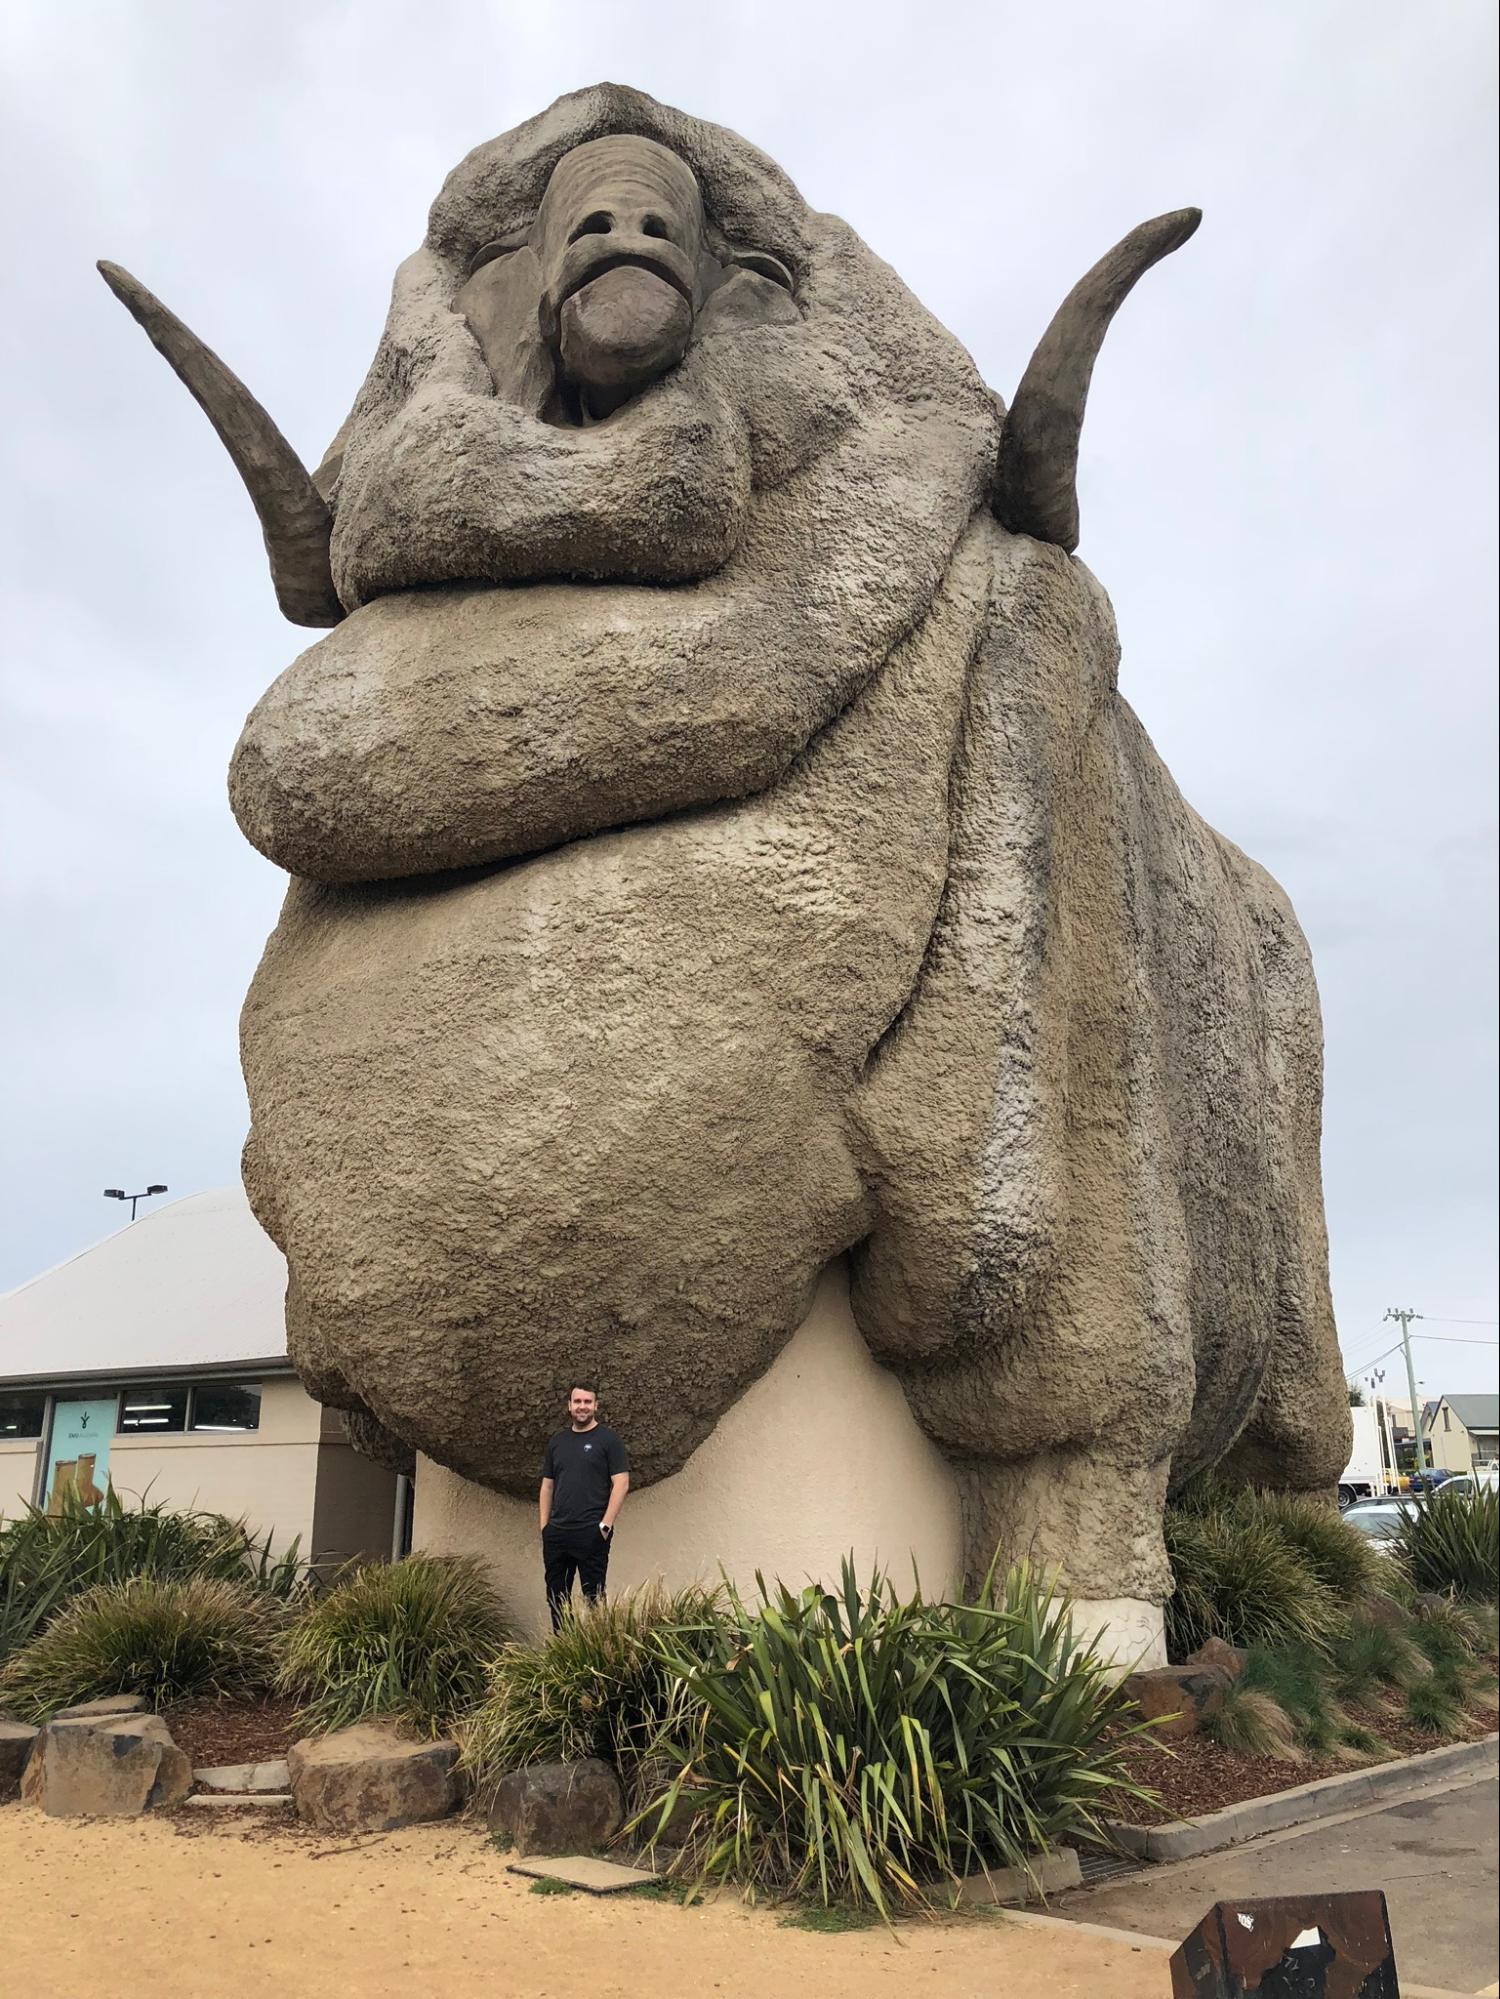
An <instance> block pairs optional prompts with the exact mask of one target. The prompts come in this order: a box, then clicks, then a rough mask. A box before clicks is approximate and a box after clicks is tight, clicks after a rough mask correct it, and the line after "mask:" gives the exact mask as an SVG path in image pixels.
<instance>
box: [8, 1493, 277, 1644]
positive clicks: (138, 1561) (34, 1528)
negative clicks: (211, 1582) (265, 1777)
mask: <svg viewBox="0 0 1500 1999" xmlns="http://www.w3.org/2000/svg"><path fill="white" fill-rule="evenodd" d="M300 1575H301V1564H300V1562H299V1560H298V1554H297V1544H296V1543H295V1542H294V1543H293V1544H292V1546H291V1548H290V1549H288V1550H287V1552H286V1553H285V1554H284V1555H282V1556H281V1557H279V1558H278V1559H276V1560H274V1561H273V1560H272V1557H271V1553H270V1537H269V1536H267V1538H266V1540H265V1541H264V1542H263V1543H261V1544H259V1545H257V1544H256V1543H255V1542H253V1541H252V1540H251V1538H250V1535H249V1534H248V1532H247V1531H246V1528H245V1525H244V1523H243V1521H236V1520H229V1519H226V1518H225V1516H224V1515H223V1514H222V1513H194V1512H180V1511H177V1510H176V1509H174V1508H172V1507H169V1506H165V1505H163V1504H161V1503H159V1502H158V1503H150V1502H144V1501H143V1503H142V1504H141V1505H139V1506H134V1507H129V1506H126V1505H125V1503H124V1502H123V1501H122V1500H121V1498H120V1496H119V1494H118V1493H117V1492H116V1491H115V1489H114V1487H113V1486H110V1487H108V1488H106V1490H105V1494H104V1497H103V1498H102V1499H100V1500H97V1501H96V1502H95V1503H94V1504H93V1505H92V1506H90V1505H88V1504H86V1503H85V1502H84V1501H83V1500H82V1499H81V1498H80V1497H79V1496H78V1494H77V1493H76V1492H73V1491H71V1490H68V1491H65V1492H63V1493H61V1494H60V1495H59V1496H58V1498H57V1500H56V1501H55V1502H54V1510H53V1511H51V1512H48V1513H43V1512H42V1511H41V1510H40V1509H39V1508H37V1507H32V1506H29V1507H27V1508H26V1510H25V1512H24V1513H21V1514H19V1515H18V1516H17V1517H16V1518H15V1519H14V1520H9V1521H6V1522H5V1523H4V1524H3V1525H0V1660H3V1659H5V1658H7V1657H8V1656H9V1655H10V1654H11V1653H13V1652H17V1651H19V1650H20V1649H21V1647H22V1646H24V1645H27V1644H29V1643H30V1641H31V1640H32V1639H33V1638H35V1637H36V1636H37V1634H38V1633H39V1632H40V1631H41V1630H42V1629H43V1628H44V1627H45V1626H46V1625H47V1623H48V1622H49V1621H50V1620H51V1619H52V1618H53V1617H55V1616H56V1615H57V1613H58V1612H59V1611H60V1610H61V1609H62V1608H63V1606H64V1605H65V1604H66V1603H68V1602H70V1601H71V1599H72V1598H74V1597H76V1596H79V1595H81V1594H82V1592H83V1591H84V1590H87V1589H92V1588H94V1587H95V1585H97V1584H99V1583H115V1582H124V1581H126V1580H127V1579H128V1578H130V1577H132V1576H158V1577H179V1578H183V1577H188V1576H202V1577H206V1578H214V1577H217V1578H219V1579H220V1580H222V1581H225V1582H249V1583H254V1584H255V1585H257V1586H258V1587H260V1588H263V1589H265V1590H267V1591H269V1592H270V1593H271V1594H272V1595H275V1596H279V1597H282V1598H286V1597H289V1596H290V1595H291V1594H292V1592H293V1590H294V1588H295V1587H296V1585H297V1583H298V1581H299V1578H300Z"/></svg>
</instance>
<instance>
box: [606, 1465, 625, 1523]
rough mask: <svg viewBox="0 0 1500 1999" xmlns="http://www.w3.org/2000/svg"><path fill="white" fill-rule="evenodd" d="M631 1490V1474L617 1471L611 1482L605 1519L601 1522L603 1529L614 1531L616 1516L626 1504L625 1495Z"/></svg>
mask: <svg viewBox="0 0 1500 1999" xmlns="http://www.w3.org/2000/svg"><path fill="white" fill-rule="evenodd" d="M629 1490H630V1473H629V1472H628V1471H617V1472H616V1473H615V1474H614V1476H613V1477H612V1478H611V1479H610V1482H609V1504H608V1506H606V1507H605V1509H604V1518H603V1519H602V1520H601V1521H600V1522H599V1525H600V1527H601V1528H602V1529H605V1530H612V1529H613V1527H614V1524H615V1515H616V1514H617V1513H618V1512H619V1510H620V1508H621V1507H622V1506H623V1505H624V1504H625V1495H626V1493H627V1492H629Z"/></svg>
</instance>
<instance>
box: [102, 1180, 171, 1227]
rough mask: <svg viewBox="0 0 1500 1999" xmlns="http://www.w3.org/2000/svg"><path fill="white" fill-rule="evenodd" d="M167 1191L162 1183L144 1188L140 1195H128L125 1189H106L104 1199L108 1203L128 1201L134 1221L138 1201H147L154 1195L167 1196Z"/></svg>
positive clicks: (131, 1217) (155, 1183)
mask: <svg viewBox="0 0 1500 1999" xmlns="http://www.w3.org/2000/svg"><path fill="white" fill-rule="evenodd" d="M167 1191H168V1190H167V1188H166V1187H165V1186H164V1185H163V1184H162V1183H161V1182H159V1181H157V1182H154V1183H153V1184H152V1185H151V1186H149V1187H143V1188H142V1189H141V1191H140V1193H139V1194H127V1193H126V1192H125V1189H124V1188H123V1187H106V1188H105V1190H104V1198H105V1200H106V1201H128V1202H129V1203H130V1219H131V1220H132V1221H134V1220H135V1204H136V1202H137V1201H145V1200H148V1199H149V1198H150V1197H151V1195H153V1194H165V1193H166V1192H167Z"/></svg>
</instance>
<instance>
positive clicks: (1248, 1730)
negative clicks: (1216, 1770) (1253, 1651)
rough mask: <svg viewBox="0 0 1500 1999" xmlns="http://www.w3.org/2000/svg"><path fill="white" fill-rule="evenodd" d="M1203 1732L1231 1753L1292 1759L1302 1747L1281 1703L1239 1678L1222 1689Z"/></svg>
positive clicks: (1293, 1724) (1288, 1761)
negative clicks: (1221, 1699)
mask: <svg viewBox="0 0 1500 1999" xmlns="http://www.w3.org/2000/svg"><path fill="white" fill-rule="evenodd" d="M1204 1730H1205V1733H1206V1734H1208V1735H1209V1736H1210V1737H1212V1739H1213V1740H1214V1741H1215V1742H1217V1743H1218V1745H1219V1747H1220V1748H1221V1749H1227V1750H1228V1751H1229V1752H1230V1753H1231V1755H1235V1756H1274V1757H1276V1758H1277V1759H1278V1760H1279V1761H1280V1762H1283V1763H1295V1762H1296V1761H1298V1759H1299V1758H1300V1757H1301V1754H1302V1750H1301V1746H1300V1744H1299V1743H1298V1740H1297V1725H1296V1723H1295V1722H1294V1721H1293V1720H1292V1717H1291V1716H1290V1715H1289V1714H1288V1713H1287V1711H1286V1709H1285V1708H1284V1707H1282V1706H1281V1704H1280V1703H1279V1702H1278V1701H1276V1700H1275V1699H1273V1697H1272V1696H1271V1695H1270V1694H1268V1693H1266V1692H1265V1691H1264V1690H1263V1689H1261V1688H1260V1687H1247V1686H1246V1685H1245V1683H1244V1681H1243V1679H1239V1680H1236V1681H1235V1682H1234V1684H1233V1685H1232V1686H1231V1687H1228V1688H1227V1689H1226V1690H1225V1694H1224V1704H1223V1706H1222V1707H1221V1708H1220V1709H1219V1710H1218V1712H1217V1713H1216V1714H1214V1715H1211V1716H1210V1717H1209V1719H1208V1720H1207V1721H1206V1722H1205V1723H1204Z"/></svg>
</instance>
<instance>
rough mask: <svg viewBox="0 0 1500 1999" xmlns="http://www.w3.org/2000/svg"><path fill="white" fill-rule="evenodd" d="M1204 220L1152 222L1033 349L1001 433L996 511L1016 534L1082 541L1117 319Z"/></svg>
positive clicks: (1062, 309)
mask: <svg viewBox="0 0 1500 1999" xmlns="http://www.w3.org/2000/svg"><path fill="white" fill-rule="evenodd" d="M1202 220H1203V211H1202V210H1201V209H1198V208H1179V209H1178V210H1177V211H1176V212H1175V213H1174V214H1172V215H1158V216H1157V217H1156V219H1155V221H1154V222H1143V223H1142V224H1141V226H1140V228H1139V229H1132V230H1131V232H1130V234H1129V235H1128V236H1127V237H1126V238H1125V239H1124V241H1123V242H1121V243H1117V244H1116V245H1115V247H1114V248H1113V249H1112V250H1111V251H1110V252H1109V254H1108V256H1105V257H1101V258H1100V259H1099V262H1098V263H1097V264H1095V266H1094V268H1093V269H1092V270H1091V271H1090V272H1089V273H1088V275H1087V277H1084V278H1081V279H1080V280H1079V282H1078V283H1077V284H1076V285H1074V287H1073V289H1072V291H1070V292H1069V293H1068V296H1067V297H1066V298H1065V299H1064V300H1063V302H1062V304H1061V305H1060V306H1059V308H1058V310H1057V313H1056V315H1055V317H1054V318H1053V321H1052V324H1051V325H1050V326H1049V327H1048V328H1047V331H1046V332H1045V333H1044V334H1043V335H1042V338H1041V343H1040V345H1039V346H1038V348H1037V350H1036V352H1035V353H1034V354H1033V355H1032V357H1031V362H1030V365H1029V366H1028V368H1027V370H1026V373H1025V374H1024V375H1023V376H1022V377H1021V386H1020V388H1018V389H1017V390H1016V399H1015V401H1014V402H1013V403H1012V404H1011V406H1010V412H1009V414H1008V415H1007V417H1006V419H1005V428H1004V430H1003V431H1002V432H1001V434H1000V465H999V471H998V473H997V476H996V481H995V497H994V509H995V512H996V514H998V516H999V517H1000V521H1001V523H1002V525H1003V526H1005V527H1008V528H1009V529H1011V531H1012V532H1013V533H1015V534H1029V535H1034V536H1035V537H1036V539H1037V540H1038V541H1050V542H1054V543H1056V545H1057V546H1058V547H1059V548H1062V549H1066V550H1067V552H1068V553H1069V554H1070V555H1071V554H1072V552H1073V550H1074V549H1075V548H1077V546H1078V438H1079V433H1080V432H1081V430H1082V429H1083V410H1084V404H1085V403H1086V402H1087V401H1088V394H1089V378H1090V377H1091V376H1092V374H1093V372H1094V363H1095V361H1096V360H1097V359H1098V356H1099V349H1100V347H1101V346H1102V345H1103V342H1104V336H1105V334H1106V333H1107V332H1108V331H1109V323H1110V321H1111V320H1112V319H1113V318H1114V316H1115V314H1116V312H1117V311H1118V310H1119V308H1120V306H1121V304H1122V303H1123V301H1124V299H1125V296H1126V294H1127V293H1128V292H1129V290H1130V288H1131V286H1132V285H1134V283H1135V281H1136V279H1137V278H1139V277H1142V276H1143V275H1144V274H1145V273H1146V272H1147V271H1149V270H1150V268H1151V266H1152V265H1153V264H1155V263H1159V262H1160V261H1161V259H1162V258H1163V257H1165V256H1168V255H1170V254H1171V252H1172V251H1173V250H1177V249H1180V248H1181V246H1182V245H1183V244H1184V243H1185V242H1186V241H1187V239H1188V238H1189V236H1191V235H1192V233H1193V231H1194V230H1195V229H1196V228H1197V227H1198V224H1199V223H1200V222H1201V221H1202Z"/></svg>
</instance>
